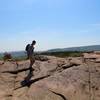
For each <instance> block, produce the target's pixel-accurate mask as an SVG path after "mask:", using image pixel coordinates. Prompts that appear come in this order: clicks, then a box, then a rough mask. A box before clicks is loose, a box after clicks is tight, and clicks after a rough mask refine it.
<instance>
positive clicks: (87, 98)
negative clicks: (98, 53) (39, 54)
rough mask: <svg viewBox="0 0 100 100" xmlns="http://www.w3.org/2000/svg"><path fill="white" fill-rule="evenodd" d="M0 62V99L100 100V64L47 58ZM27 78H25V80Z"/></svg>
mask: <svg viewBox="0 0 100 100" xmlns="http://www.w3.org/2000/svg"><path fill="white" fill-rule="evenodd" d="M28 69H29V61H21V62H18V64H17V63H16V62H6V63H5V64H1V65H0V100H100V63H99V61H98V62H97V61H96V60H94V59H92V60H90V59H86V60H85V61H83V58H81V57H77V58H73V57H70V58H57V57H48V60H45V61H36V62H35V64H34V66H33V74H34V75H33V76H31V75H30V74H29V70H28ZM25 79H26V80H25Z"/></svg>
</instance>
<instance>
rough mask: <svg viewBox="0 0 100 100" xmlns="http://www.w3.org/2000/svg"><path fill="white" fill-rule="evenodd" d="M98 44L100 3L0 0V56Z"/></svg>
mask: <svg viewBox="0 0 100 100" xmlns="http://www.w3.org/2000/svg"><path fill="white" fill-rule="evenodd" d="M32 40H36V41H37V44H36V47H35V50H36V51H43V50H48V49H52V48H66V47H76V46H85V45H99V44H100V0H0V52H5V51H19V50H25V46H26V45H27V44H28V43H31V41H32Z"/></svg>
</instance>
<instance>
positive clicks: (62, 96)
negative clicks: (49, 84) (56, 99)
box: [49, 90, 68, 100]
mask: <svg viewBox="0 0 100 100" xmlns="http://www.w3.org/2000/svg"><path fill="white" fill-rule="evenodd" d="M49 91H51V92H52V93H54V94H56V95H58V96H60V97H61V98H63V100H68V99H67V98H66V97H65V96H64V95H63V94H61V93H57V92H54V91H52V90H49Z"/></svg>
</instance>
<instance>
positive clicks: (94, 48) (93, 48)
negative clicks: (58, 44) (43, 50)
mask: <svg viewBox="0 0 100 100" xmlns="http://www.w3.org/2000/svg"><path fill="white" fill-rule="evenodd" d="M63 51H83V52H84V51H100V45H92V46H81V47H71V48H57V49H51V50H48V52H63Z"/></svg>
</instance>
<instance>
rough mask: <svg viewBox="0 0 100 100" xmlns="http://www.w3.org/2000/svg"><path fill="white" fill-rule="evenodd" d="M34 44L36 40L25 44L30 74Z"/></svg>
mask: <svg viewBox="0 0 100 100" xmlns="http://www.w3.org/2000/svg"><path fill="white" fill-rule="evenodd" d="M35 44H36V41H35V40H33V41H32V44H28V45H27V46H26V51H27V57H28V59H29V60H30V66H29V69H30V74H32V66H33V64H34V63H35V57H34V48H35V47H34V46H35Z"/></svg>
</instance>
